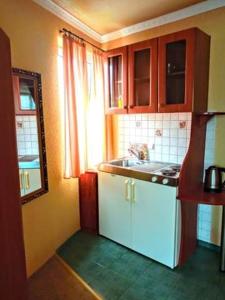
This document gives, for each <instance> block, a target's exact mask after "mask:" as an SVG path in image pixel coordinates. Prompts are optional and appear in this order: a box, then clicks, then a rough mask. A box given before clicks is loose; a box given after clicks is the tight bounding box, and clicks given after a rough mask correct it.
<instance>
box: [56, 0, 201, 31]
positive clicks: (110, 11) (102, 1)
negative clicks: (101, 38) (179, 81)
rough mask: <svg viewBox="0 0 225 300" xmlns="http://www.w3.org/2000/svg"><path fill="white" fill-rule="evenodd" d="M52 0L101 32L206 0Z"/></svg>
mask: <svg viewBox="0 0 225 300" xmlns="http://www.w3.org/2000/svg"><path fill="white" fill-rule="evenodd" d="M52 1H53V2H54V3H56V4H57V5H58V6H60V7H61V8H63V9H65V10H66V11H67V12H69V13H70V14H71V15H73V16H74V17H75V18H77V19H79V20H80V21H81V22H83V23H84V24H86V25H87V26H89V27H90V28H92V29H93V30H95V31H96V32H98V33H99V34H101V35H103V34H107V33H111V32H113V31H116V30H120V29H122V28H124V27H127V26H130V25H133V24H136V23H140V22H143V21H146V20H149V19H153V18H156V17H159V16H162V15H165V14H168V13H171V12H173V11H176V10H179V9H182V8H185V7H187V6H190V5H193V4H196V3H198V2H203V1H202V0H169V1H168V0H52Z"/></svg>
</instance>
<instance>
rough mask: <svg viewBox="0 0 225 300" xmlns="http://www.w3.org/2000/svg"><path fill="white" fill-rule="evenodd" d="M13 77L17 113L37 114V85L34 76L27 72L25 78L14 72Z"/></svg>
mask: <svg viewBox="0 0 225 300" xmlns="http://www.w3.org/2000/svg"><path fill="white" fill-rule="evenodd" d="M12 79H13V94H14V101H15V113H16V115H23V116H24V115H36V103H35V99H36V98H37V86H36V82H34V78H33V77H32V76H29V75H27V74H26V75H24V76H23V78H22V77H19V76H18V75H16V74H13V75H12Z"/></svg>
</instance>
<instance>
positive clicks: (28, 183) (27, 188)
mask: <svg viewBox="0 0 225 300" xmlns="http://www.w3.org/2000/svg"><path fill="white" fill-rule="evenodd" d="M19 174H20V196H21V197H22V196H26V195H27V194H30V193H32V192H34V191H36V190H38V189H40V188H41V185H42V183H41V170H40V169H19Z"/></svg>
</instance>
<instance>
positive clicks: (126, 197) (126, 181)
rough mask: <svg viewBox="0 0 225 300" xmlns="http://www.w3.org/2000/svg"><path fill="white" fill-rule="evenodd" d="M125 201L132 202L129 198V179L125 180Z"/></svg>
mask: <svg viewBox="0 0 225 300" xmlns="http://www.w3.org/2000/svg"><path fill="white" fill-rule="evenodd" d="M124 183H125V199H126V200H127V201H130V197H129V179H126V180H125V182H124Z"/></svg>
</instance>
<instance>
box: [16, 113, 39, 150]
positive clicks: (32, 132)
mask: <svg viewBox="0 0 225 300" xmlns="http://www.w3.org/2000/svg"><path fill="white" fill-rule="evenodd" d="M16 136H17V151H18V155H29V154H34V155H38V154H39V146H38V135H37V121H36V116H16Z"/></svg>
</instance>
